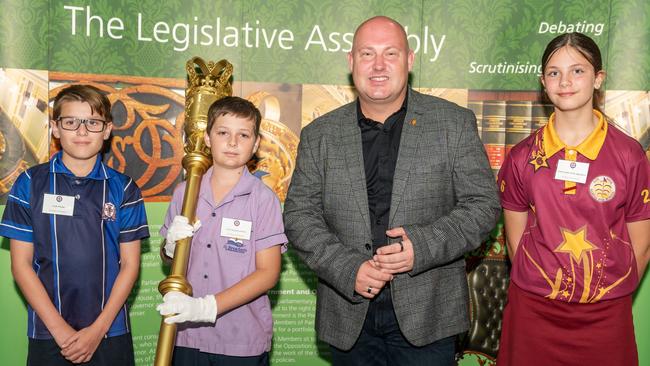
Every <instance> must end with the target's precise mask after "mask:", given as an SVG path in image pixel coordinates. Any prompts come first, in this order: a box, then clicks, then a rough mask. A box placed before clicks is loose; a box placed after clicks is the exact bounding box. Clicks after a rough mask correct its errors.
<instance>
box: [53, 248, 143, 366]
mask: <svg viewBox="0 0 650 366" xmlns="http://www.w3.org/2000/svg"><path fill="white" fill-rule="evenodd" d="M139 270H140V240H134V241H131V242H126V243H120V272H119V273H118V275H117V278H116V279H115V284H113V289H112V290H111V294H110V295H109V297H108V301H107V302H106V305H105V306H104V310H102V312H101V314H99V316H98V317H97V319H96V320H95V321H94V322H93V324H91V325H90V326H88V327H86V328H84V329H81V330H80V331H78V332H77V333H76V334H75V335H74V336H72V337H71V338H69V339H68V340H67V341H66V342H65V344H64V347H63V348H64V350H63V352H62V353H63V356H65V358H66V359H68V360H69V361H71V362H74V363H80V362H88V361H90V359H91V358H92V356H93V354H94V353H95V350H96V349H97V346H98V345H99V343H100V342H101V340H102V338H103V337H104V336H105V335H106V333H107V332H108V330H109V328H110V327H111V324H112V323H113V321H114V320H115V317H116V316H117V313H118V312H119V311H120V309H122V307H123V306H124V303H126V299H127V298H128V297H129V294H130V293H131V289H132V288H133V284H134V283H135V281H136V279H137V278H138V272H139Z"/></svg>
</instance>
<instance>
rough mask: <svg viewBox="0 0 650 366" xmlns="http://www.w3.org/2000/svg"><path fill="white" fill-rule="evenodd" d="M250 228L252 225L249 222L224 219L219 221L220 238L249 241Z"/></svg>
mask: <svg viewBox="0 0 650 366" xmlns="http://www.w3.org/2000/svg"><path fill="white" fill-rule="evenodd" d="M252 227H253V223H252V222H251V221H246V220H238V219H229V218H227V217H224V218H222V219H221V236H225V237H227V238H235V239H244V240H250V238H251V228H252Z"/></svg>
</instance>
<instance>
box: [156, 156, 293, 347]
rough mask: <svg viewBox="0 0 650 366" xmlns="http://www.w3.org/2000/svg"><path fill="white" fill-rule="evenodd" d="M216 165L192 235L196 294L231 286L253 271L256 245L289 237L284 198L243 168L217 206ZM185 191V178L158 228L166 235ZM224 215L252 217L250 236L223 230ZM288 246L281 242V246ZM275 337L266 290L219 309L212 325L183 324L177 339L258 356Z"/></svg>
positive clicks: (182, 343)
mask: <svg viewBox="0 0 650 366" xmlns="http://www.w3.org/2000/svg"><path fill="white" fill-rule="evenodd" d="M212 170H213V169H212V168H210V169H209V170H208V171H207V172H206V173H205V175H204V176H203V179H202V181H201V188H200V192H199V198H198V202H197V209H196V215H197V218H198V219H199V220H201V228H200V229H199V230H198V231H197V232H196V233H195V234H194V237H193V238H192V249H191V252H190V260H189V265H188V270H187V279H188V281H189V282H190V284H191V285H192V289H193V291H194V294H193V296H194V297H201V296H205V295H207V294H216V293H219V292H222V291H224V290H225V289H227V288H229V287H231V286H233V285H234V284H236V283H238V282H239V281H241V280H242V279H243V278H244V277H246V276H248V275H250V274H251V273H253V272H254V271H255V269H256V267H255V253H256V252H257V251H260V250H264V249H266V248H270V247H272V246H274V245H281V244H285V243H287V241H288V240H287V237H286V236H285V235H284V224H283V222H282V210H281V207H280V201H279V200H278V198H277V196H276V195H275V193H274V192H273V191H272V190H271V189H269V188H268V187H267V186H265V185H264V183H262V181H261V180H260V179H258V178H256V177H254V176H253V175H252V174H250V173H249V172H248V169H244V174H242V176H241V178H240V179H239V182H237V184H236V185H235V187H234V188H233V189H232V190H231V191H230V192H229V193H228V194H227V195H226V197H225V198H224V200H223V202H221V203H220V204H219V205H218V206H217V205H216V204H215V202H214V199H213V194H212V187H211V186H210V177H211V176H212ZM184 192H185V182H183V183H181V184H179V185H178V186H177V187H176V189H175V191H174V195H173V197H172V201H171V204H170V206H169V209H168V210H167V216H166V217H165V223H164V225H163V227H162V228H161V229H160V235H161V236H162V237H163V238H164V237H165V236H166V234H167V228H168V227H169V225H171V221H172V220H173V218H174V216H176V215H179V214H180V212H181V206H182V203H183V194H184ZM223 218H230V219H236V220H245V221H250V222H252V229H251V234H250V240H242V239H240V238H230V237H224V236H221V235H220V233H221V223H222V219H223ZM285 251H286V248H285V246H283V247H282V252H285ZM272 337H273V319H272V317H271V304H270V301H269V298H268V296H267V295H262V296H260V297H259V298H257V299H255V300H254V301H251V302H250V303H247V304H245V305H242V306H240V307H238V308H236V309H234V310H232V311H230V312H229V313H227V314H224V315H220V316H219V318H218V319H217V322H216V323H215V324H214V325H213V324H206V323H183V324H179V326H178V335H177V338H176V345H177V346H181V347H189V348H196V349H199V350H200V351H201V352H207V353H214V354H223V355H228V356H256V355H260V354H262V353H263V352H268V351H269V350H270V348H271V338H272Z"/></svg>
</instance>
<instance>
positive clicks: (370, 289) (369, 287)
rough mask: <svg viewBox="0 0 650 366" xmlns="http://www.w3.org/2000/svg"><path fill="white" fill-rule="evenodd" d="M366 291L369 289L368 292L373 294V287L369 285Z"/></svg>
mask: <svg viewBox="0 0 650 366" xmlns="http://www.w3.org/2000/svg"><path fill="white" fill-rule="evenodd" d="M366 291H368V293H369V294H371V293H372V287H371V286H368V289H367V290H366Z"/></svg>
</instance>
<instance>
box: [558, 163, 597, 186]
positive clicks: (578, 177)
mask: <svg viewBox="0 0 650 366" xmlns="http://www.w3.org/2000/svg"><path fill="white" fill-rule="evenodd" d="M588 173H589V163H581V162H579V161H571V160H559V161H558V162H557V170H556V171H555V179H558V180H564V181H569V182H576V183H585V182H586V181H587V174H588Z"/></svg>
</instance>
